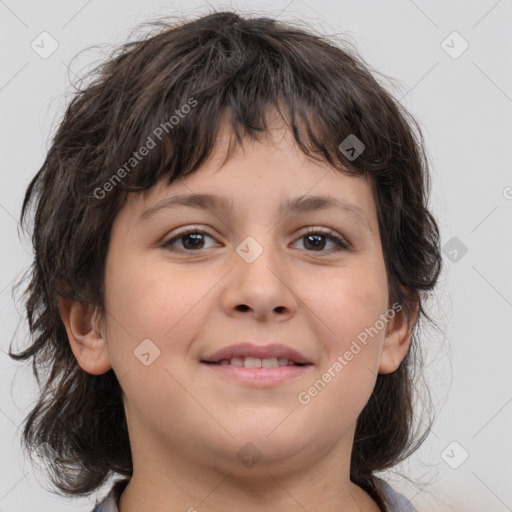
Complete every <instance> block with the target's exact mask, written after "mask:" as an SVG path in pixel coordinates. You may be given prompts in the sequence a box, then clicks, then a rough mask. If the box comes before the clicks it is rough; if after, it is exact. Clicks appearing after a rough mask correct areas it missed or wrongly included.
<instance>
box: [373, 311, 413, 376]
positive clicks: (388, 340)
mask: <svg viewBox="0 0 512 512" xmlns="http://www.w3.org/2000/svg"><path fill="white" fill-rule="evenodd" d="M418 313H419V302H417V303H416V308H415V310H414V312H413V314H412V315H411V317H410V318H409V320H407V317H406V315H405V312H404V311H403V309H401V310H400V311H398V313H396V314H395V316H394V317H393V318H392V319H391V320H390V321H389V323H388V326H387V329H386V337H385V339H384V346H383V348H382V353H381V357H380V363H379V373H381V374H387V373H393V372H394V371H396V370H397V369H398V367H399V366H400V363H401V362H402V360H403V359H404V357H405V356H406V355H407V352H408V351H409V346H410V342H411V334H412V330H413V328H414V324H415V323H416V319H417V317H418Z"/></svg>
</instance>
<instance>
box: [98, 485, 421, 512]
mask: <svg viewBox="0 0 512 512" xmlns="http://www.w3.org/2000/svg"><path fill="white" fill-rule="evenodd" d="M376 480H377V485H378V486H379V489H380V490H381V492H382V493H383V494H384V497H385V501H386V505H387V507H388V509H387V511H386V512H416V509H415V508H414V507H413V506H412V504H411V502H410V501H409V500H408V499H407V498H406V497H405V496H404V495H402V494H399V493H398V492H396V491H395V490H394V489H393V488H392V487H391V486H390V485H389V484H388V483H387V482H385V481H384V480H382V479H380V478H376ZM129 481H130V480H129V479H124V480H118V481H117V482H116V483H115V484H114V485H113V486H112V489H111V490H110V492H109V493H108V494H107V496H105V498H104V499H103V500H102V501H101V502H99V503H98V502H97V503H96V506H95V507H94V509H93V510H92V512H119V498H120V496H121V494H122V493H123V491H124V489H125V487H126V486H127V485H128V482H129Z"/></svg>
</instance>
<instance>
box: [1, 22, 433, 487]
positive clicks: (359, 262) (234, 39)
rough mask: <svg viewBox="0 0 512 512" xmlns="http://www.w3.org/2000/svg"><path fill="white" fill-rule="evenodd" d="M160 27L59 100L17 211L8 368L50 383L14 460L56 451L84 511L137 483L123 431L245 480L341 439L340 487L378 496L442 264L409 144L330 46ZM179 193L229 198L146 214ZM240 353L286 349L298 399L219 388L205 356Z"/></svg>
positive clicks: (399, 119) (339, 50) (394, 458)
mask: <svg viewBox="0 0 512 512" xmlns="http://www.w3.org/2000/svg"><path fill="white" fill-rule="evenodd" d="M158 27H159V30H158V31H157V32H156V33H155V34H153V35H152V36H151V37H148V38H144V39H141V40H139V41H135V42H131V43H128V44H126V45H124V46H123V47H122V48H121V50H120V51H118V52H117V53H116V54H115V55H112V56H111V58H110V59H108V60H107V61H106V62H105V63H104V64H102V65H100V66H99V67H98V68H97V69H96V70H95V71H94V80H92V81H91V82H90V83H89V84H88V85H87V86H85V87H83V88H82V89H80V90H78V91H77V93H76V95H75V97H74V98H73V100H72V101H71V103H70V105H69V106H68V108H67V110H66V112H65V116H64V118H63V120H62V122H61V124H60V126H59V128H58V130H57V132H56V134H55V136H54V138H53V141H52V145H51V148H50V150H49V152H48V155H47V158H46V160H45V162H44V164H43V166H42V167H41V169H40V170H39V172H38V173H37V175H36V176H35V177H34V179H33V180H32V182H31V183H30V185H29V188H28V190H27V192H26V196H25V200H24V203H23V209H22V221H23V220H24V219H25V217H26V215H27V213H28V210H29V205H30V204H35V218H34V225H33V244H34V248H35V261H34V265H33V267H32V271H31V281H30V285H29V288H28V289H27V293H28V300H27V304H26V309H27V316H28V321H29V326H30V329H31V332H32V335H33V337H34V340H33V343H32V344H31V346H30V347H28V348H27V349H26V350H25V351H23V352H22V353H20V354H13V353H12V352H11V353H10V354H11V357H13V358H16V359H28V358H33V365H34V371H35V372H36V376H38V375H40V371H41V369H42V367H43V365H47V366H49V368H50V372H49V373H48V374H47V375H45V376H44V385H42V386H41V396H40V399H39V401H38V403H37V404H36V406H35V408H34V409H33V410H32V411H31V413H30V414H29V416H28V417H27V419H26V424H25V429H24V440H25V442H26V445H27V446H28V447H30V448H34V447H36V446H38V445H39V444H40V443H42V442H47V443H48V444H50V445H51V446H52V448H53V450H55V451H56V453H57V454H58V457H59V458H58V459H57V460H56V461H55V463H53V464H52V465H51V466H50V469H51V472H52V473H53V481H54V482H55V484H56V486H57V488H58V489H60V490H62V491H64V492H66V493H69V494H75V495H78V494H86V493H90V492H92V491H94V490H95V489H96V488H98V487H99V486H100V485H101V484H102V483H104V482H105V480H106V479H107V478H108V476H109V475H110V474H111V473H112V472H117V473H120V474H123V475H131V474H132V472H133V460H132V448H133V447H132V446H131V445H130V438H129V428H130V430H131V429H137V430H138V431H145V432H151V433H152V435H153V438H152V441H151V442H153V443H155V442H157V441H156V440H160V441H161V442H163V443H164V442H165V443H167V446H169V448H170V449H173V450H177V451H179V450H182V451H183V452H184V453H187V454H188V456H189V457H190V459H191V460H192V461H193V460H195V458H196V457H197V459H198V460H199V458H200V457H203V458H204V454H205V453H207V454H209V455H211V458H212V460H216V461H218V464H224V465H225V467H226V468H228V467H230V466H229V464H230V459H229V456H227V455H226V453H231V454H236V451H237V450H236V447H237V446H238V447H239V448H240V447H242V446H243V445H245V443H247V442H252V443H253V444H254V445H255V446H257V447H258V449H260V450H261V452H262V453H263V456H264V457H263V459H262V464H263V466H262V467H264V464H265V463H267V462H268V463H269V464H273V465H274V467H275V465H276V464H282V465H283V467H284V465H286V461H287V460H293V461H294V462H300V461H302V462H304V463H305V464H306V463H307V461H311V460H312V458H313V459H314V458H315V457H318V458H321V457H322V456H324V457H325V456H327V454H328V453H329V452H330V450H332V447H333V446H336V445H338V444H339V443H347V442H350V445H351V446H352V450H351V460H350V477H351V479H352V481H354V482H355V483H357V484H359V485H361V486H362V487H363V488H364V489H366V490H367V491H368V492H370V493H371V494H372V495H375V485H374V480H373V478H374V473H375V472H376V471H379V470H383V469H386V468H389V467H392V466H393V465H395V464H396V463H397V462H399V461H400V460H402V459H403V458H404V457H405V456H407V455H408V454H410V453H411V451H412V449H413V447H416V446H417V445H418V439H417V438H416V439H415V438H414V436H413V428H412V427H413V417H412V400H413V382H412V376H413V375H414V371H415V369H417V368H416V367H415V366H414V365H415V364H417V363H418V359H417V358H416V357H415V353H416V349H417V345H418V344H419V342H420V337H419V325H420V320H421V318H422V317H425V318H428V316H427V315H426V312H425V310H424V308H423V304H424V299H425V293H426V292H428V291H430V290H432V289H433V288H434V286H435V283H436V281H437V278H438V274H439V271H440V267H441V258H440V254H439V233H438V228H437V225H436V222H435V220H434V218H433V217H432V215H431V213H430V212H429V210H428V206H427V203H428V192H429V170H428V164H427V158H426V156H425V150H424V147H423V140H422V137H421V130H420V129H419V126H418V125H417V123H416V122H415V121H414V119H413V118H412V117H411V116H410V114H408V113H407V112H406V111H405V110H404V109H403V108H402V106H401V105H400V104H399V102H397V101H396V100H395V99H393V97H392V96H391V95H390V94H389V93H388V92H387V91H386V90H385V89H384V88H383V86H381V85H380V84H379V83H378V82H377V81H376V79H375V78H374V77H373V76H372V73H371V72H370V71H369V68H368V66H367V65H366V64H365V63H364V61H363V60H362V59H361V58H360V57H359V56H358V55H357V53H356V52H355V50H353V49H349V47H348V45H345V47H342V45H341V44H335V43H334V42H332V41H329V40H327V39H326V38H323V37H321V36H320V35H314V34H312V33H311V31H307V30H303V29H301V28H299V27H298V26H292V25H289V24H285V23H282V22H277V21H275V20H272V19H268V18H244V17H242V16H239V15H237V14H234V13H213V14H211V15H208V16H205V17H202V18H198V19H196V20H192V21H188V22H180V23H170V24H168V25H167V24H165V23H163V22H162V23H161V24H159V25H158ZM349 136H350V137H352V138H350V139H349V140H352V141H353V140H354V139H353V137H356V138H357V139H356V141H357V140H358V141H360V142H362V144H363V145H364V149H363V148H362V146H360V147H359V149H363V151H362V152H360V151H357V153H359V154H358V155H357V156H355V157H354V152H352V153H350V152H348V151H347V146H346V145H345V144H343V143H344V141H345V140H347V137H349ZM357 147H358V146H356V149H357ZM185 194H187V195H189V194H211V195H215V196H223V197H225V198H226V200H225V204H224V206H223V207H219V206H218V205H214V204H213V202H212V201H211V200H210V201H209V202H208V200H206V201H205V200H203V202H202V205H203V208H201V209H199V208H193V207H190V206H181V207H179V208H177V207H172V208H171V207H162V208H156V206H162V201H164V200H165V199H167V198H170V197H172V196H178V195H179V196H181V195H185ZM311 196H329V197H330V198H332V199H335V200H337V201H338V202H339V204H338V205H337V206H335V207H327V206H326V205H325V204H323V205H320V203H322V201H319V200H316V201H313V200H311ZM301 197H302V199H303V201H302V203H301V204H302V208H291V206H292V204H291V203H292V202H293V200H296V199H298V198H301ZM304 198H306V199H307V198H310V200H309V202H308V201H307V200H306V201H304ZM189 202H190V201H189ZM192 202H195V204H196V205H197V204H198V200H197V198H196V199H195V200H193V201H192ZM295 202H297V201H295ZM323 203H325V201H323ZM308 205H309V209H307V208H306V206H308ZM315 226H317V227H318V228H315ZM180 227H181V228H183V229H179V228H180ZM185 227H186V228H187V229H185ZM305 227H306V228H307V229H304V228H305ZM313 228H314V229H313ZM190 231H193V232H196V235H194V236H195V238H191V237H190V235H189V236H188V237H187V236H186V235H184V234H183V233H186V232H190ZM199 233H201V234H199ZM178 235H181V236H178ZM333 235H334V236H335V238H331V237H332V236H333ZM336 237H337V238H336ZM325 241H327V244H326V243H325ZM187 242H189V243H187ZM190 242H192V243H190ZM198 242H199V243H198ZM319 242H320V243H319ZM323 242H324V243H323ZM329 246H330V247H329ZM244 253H246V254H250V257H244V256H245V254H244ZM363 332H366V333H367V336H366V338H365V342H363V336H362V334H361V333H363ZM368 333H371V334H368ZM240 341H254V342H255V343H258V342H259V343H263V342H265V341H274V342H278V343H283V344H285V345H288V346H291V347H293V348H295V349H296V350H298V351H300V352H301V353H302V354H303V355H305V356H306V357H307V358H308V361H309V362H310V363H312V366H311V368H310V369H309V370H308V371H309V372H310V373H309V374H308V375H311V377H312V378H311V381H310V380H308V379H306V378H304V379H297V380H294V381H290V382H286V383H284V384H283V385H281V386H279V387H276V388H273V389H266V390H264V389H259V390H255V389H253V388H248V387H244V386H239V385H233V384H232V383H227V382H224V381H222V380H219V378H218V377H217V376H214V375H213V374H212V373H211V368H207V367H206V366H205V363H204V362H202V361H204V359H205V358H207V356H208V354H211V353H212V352H214V351H217V350H219V349H222V348H224V347H226V346H227V345H231V344H233V343H237V342H240ZM354 342H355V344H356V345H354ZM355 346H357V347H359V350H358V349H357V348H355ZM141 352H145V353H148V352H149V354H150V355H149V356H146V363H149V364H144V363H143V362H142V361H143V357H141ZM348 353H351V354H352V356H349V355H348ZM338 356H340V357H341V358H342V360H343V361H344V362H343V363H342V362H341V360H340V359H338ZM336 361H338V363H339V365H341V367H340V366H339V365H336V364H335V363H336ZM329 369H330V372H329ZM325 372H328V373H329V374H330V375H331V378H330V379H329V378H324V379H323V384H324V385H322V386H321V387H319V386H318V385H316V387H315V385H314V384H315V381H318V379H319V378H322V375H324V374H325ZM38 381H39V376H38ZM305 383H307V384H308V386H307V387H304V384H305ZM311 388H314V389H315V390H316V391H315V390H313V389H311ZM198 401H199V402H200V403H201V404H208V413H205V410H204V408H203V407H200V406H199V405H198ZM255 408H256V409H257V410H258V412H259V414H258V419H257V420H255V419H254V416H252V415H250V414H248V411H249V409H251V410H254V409H255ZM292 409H294V410H296V411H295V412H294V414H293V415H292V416H290V418H289V419H288V420H287V421H286V422H284V423H283V424H282V426H281V427H280V428H278V429H276V430H275V432H273V434H272V435H271V436H269V435H268V434H269V432H270V431H271V430H272V428H274V427H275V425H277V424H278V423H279V422H280V421H282V420H283V418H284V417H285V416H286V414H287V413H289V412H290V410H292ZM326 417H329V421H328V422H327V421H325V418H326ZM212 418H222V422H221V423H222V426H220V425H219V424H218V423H217V422H216V421H214V419H212ZM191 431H193V433H194V435H193V440H192V439H191V438H190V432H191ZM114 433H115V434H114ZM192 441H193V442H192ZM148 444H149V441H148ZM139 448H140V447H139ZM240 471H243V468H241V469H240ZM247 471H249V470H247ZM251 471H254V468H252V469H251Z"/></svg>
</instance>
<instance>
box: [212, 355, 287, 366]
mask: <svg viewBox="0 0 512 512" xmlns="http://www.w3.org/2000/svg"><path fill="white" fill-rule="evenodd" d="M218 364H219V365H221V366H226V365H231V366H238V367H242V366H244V367H245V368H277V367H278V366H293V365H295V363H294V362H293V361H290V360H288V359H286V358H285V357H269V358H267V359H260V358H259V357H232V358H231V359H222V360H221V361H219V362H218Z"/></svg>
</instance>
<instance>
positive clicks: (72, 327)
mask: <svg viewBox="0 0 512 512" xmlns="http://www.w3.org/2000/svg"><path fill="white" fill-rule="evenodd" d="M58 305H59V312H60V316H61V319H62V322H63V324H64V327H65V328H66V332H67V334H68V340H69V344H70V346H71V350H72V351H73V354H74V356H75V358H76V360H77V362H78V364H79V365H80V367H81V368H82V369H83V370H84V371H86V372H87V373H90V374H92V375H101V374H103V373H105V372H107V371H108V370H110V368H112V365H111V364H110V358H109V354H108V348H107V343H106V337H105V335H104V333H103V332H102V326H101V325H100V322H99V321H98V319H97V312H96V311H95V308H94V307H93V306H92V305H91V304H84V303H83V302H79V301H76V300H72V299H64V298H59V303H58Z"/></svg>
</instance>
